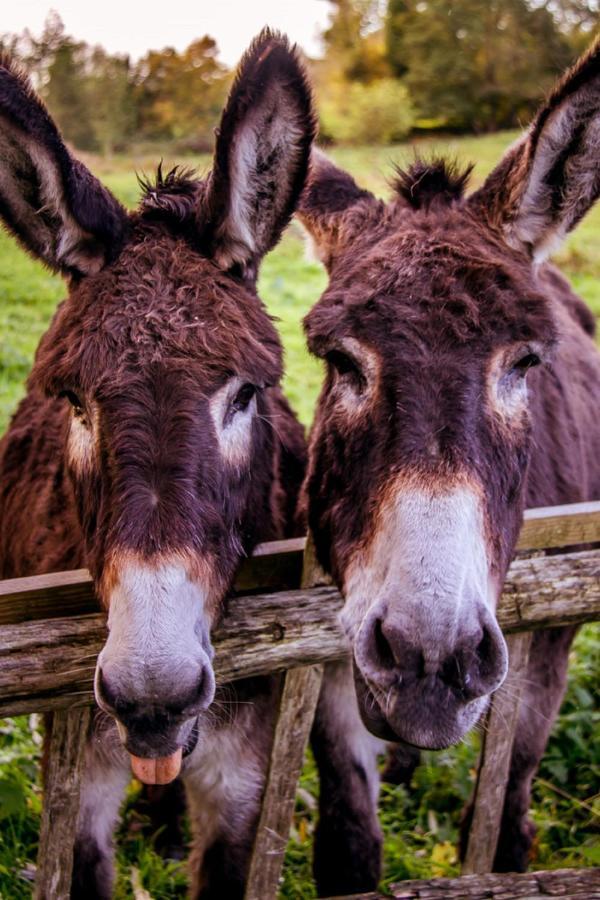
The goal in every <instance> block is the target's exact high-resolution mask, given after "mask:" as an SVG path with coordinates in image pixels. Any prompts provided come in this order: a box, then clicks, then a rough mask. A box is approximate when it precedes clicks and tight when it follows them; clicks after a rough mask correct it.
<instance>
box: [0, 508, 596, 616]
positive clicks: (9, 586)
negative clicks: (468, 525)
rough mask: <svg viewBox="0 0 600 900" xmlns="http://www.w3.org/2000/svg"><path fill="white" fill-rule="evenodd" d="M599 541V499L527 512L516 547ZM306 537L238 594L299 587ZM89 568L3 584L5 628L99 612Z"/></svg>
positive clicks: (267, 547) (278, 544)
mask: <svg viewBox="0 0 600 900" xmlns="http://www.w3.org/2000/svg"><path fill="white" fill-rule="evenodd" d="M594 542H600V501H597V502H590V503H574V504H570V505H567V506H550V507H542V508H540V509H532V510H527V511H526V513H525V520H524V523H523V528H522V531H521V535H520V538H519V542H518V545H517V548H518V549H519V550H522V551H523V550H539V549H542V548H556V547H563V546H575V545H577V544H587V543H594ZM304 546H305V538H303V537H301V538H291V539H289V540H285V541H272V542H271V543H267V544H259V545H258V546H257V547H256V549H255V551H254V553H253V555H252V556H251V557H250V558H249V559H247V560H245V561H244V562H243V564H242V566H241V568H240V571H239V573H238V576H237V578H236V581H235V584H234V592H235V593H236V594H239V593H244V594H247V593H250V592H252V591H255V590H266V589H276V588H283V589H292V588H294V587H296V586H298V585H299V584H300V573H301V570H302V552H303V550H304ZM97 610H98V601H97V600H96V598H95V597H94V593H93V586H92V580H91V578H90V574H89V572H88V571H87V569H77V570H75V571H72V572H57V573H52V574H50V575H37V576H33V577H29V578H14V579H9V580H5V581H0V625H4V624H16V623H18V622H25V621H29V620H32V619H49V618H62V617H64V616H67V615H70V614H81V615H84V614H85V613H89V612H95V611H97Z"/></svg>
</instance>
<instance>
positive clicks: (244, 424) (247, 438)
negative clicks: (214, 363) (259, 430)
mask: <svg viewBox="0 0 600 900" xmlns="http://www.w3.org/2000/svg"><path fill="white" fill-rule="evenodd" d="M243 384H244V381H243V379H242V378H238V377H237V376H236V377H234V378H232V379H230V380H229V381H228V382H227V383H226V384H224V385H223V386H222V387H221V388H219V390H218V391H216V392H215V393H214V394H213V395H212V397H211V398H210V401H209V410H210V415H211V418H212V421H213V426H214V429H215V434H216V436H217V442H218V445H219V452H220V454H221V457H222V458H223V460H224V461H225V462H226V463H227V464H228V465H230V466H235V467H236V468H240V467H241V466H244V465H246V464H247V462H248V460H249V457H250V448H251V446H252V423H253V421H254V416H255V415H256V397H255V396H254V397H252V400H251V401H250V403H249V404H248V406H247V408H246V409H243V410H239V411H238V412H235V413H234V415H232V416H231V417H230V418H229V417H228V411H229V409H230V405H231V403H232V402H233V399H234V398H235V395H236V394H237V392H238V391H239V389H240V388H241V387H242V385H243Z"/></svg>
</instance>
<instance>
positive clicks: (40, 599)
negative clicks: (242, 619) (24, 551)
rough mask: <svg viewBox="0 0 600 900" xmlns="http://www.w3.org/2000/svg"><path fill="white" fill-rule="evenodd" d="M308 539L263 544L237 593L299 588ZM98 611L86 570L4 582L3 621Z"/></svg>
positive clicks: (0, 589)
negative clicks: (303, 556)
mask: <svg viewBox="0 0 600 900" xmlns="http://www.w3.org/2000/svg"><path fill="white" fill-rule="evenodd" d="M305 543H306V539H305V538H303V537H301V538H291V539H290V540H286V541H271V542H270V543H268V544H259V545H258V546H257V547H256V549H255V551H254V553H253V555H252V556H251V557H250V558H249V559H246V560H244V562H243V563H242V566H241V568H240V571H239V572H238V574H237V576H236V579H235V582H234V585H233V593H234V594H240V593H244V594H248V593H250V592H251V591H255V590H258V589H260V590H261V591H266V590H269V589H275V588H277V589H283V590H285V589H288V590H291V589H293V588H297V587H299V586H300V578H301V574H302V555H303V551H304V546H305ZM99 611H100V604H99V602H98V600H97V598H96V596H95V594H94V585H93V581H92V578H91V575H90V573H89V572H88V570H87V569H74V570H73V571H71V572H52V573H50V574H49V575H34V576H30V577H27V578H11V579H7V580H5V581H0V625H8V624H17V623H19V622H28V621H31V620H34V619H52V618H63V617H65V616H68V615H71V614H73V615H85V614H86V613H92V612H99Z"/></svg>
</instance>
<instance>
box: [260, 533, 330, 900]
mask: <svg viewBox="0 0 600 900" xmlns="http://www.w3.org/2000/svg"><path fill="white" fill-rule="evenodd" d="M324 577H325V576H324V573H323V571H322V570H321V568H320V567H319V565H318V563H317V560H316V555H315V550H314V545H313V542H312V540H310V538H309V539H308V540H307V542H306V548H305V551H304V562H303V568H302V587H303V588H312V587H315V586H316V585H318V584H321V583H322V582H323V580H324ZM322 680H323V666H302V667H300V668H297V669H288V671H287V672H286V673H285V675H284V681H283V689H282V692H281V696H280V703H279V712H278V716H277V722H276V724H275V730H274V734H273V743H272V746H271V753H270V758H269V770H268V773H267V780H266V784H265V791H264V796H263V800H262V805H261V813H260V819H259V823H258V828H257V831H256V838H255V841H254V847H253V850H252V858H251V861H250V870H249V873H248V881H247V883H246V891H245V894H244V897H245V900H276V898H277V894H278V892H279V879H280V877H281V871H282V868H283V858H284V856H285V850H286V847H287V843H288V840H289V836H290V829H291V826H292V818H293V814H294V805H295V800H296V790H297V788H298V780H299V778H300V772H301V771H302V765H303V763H304V754H305V752H306V745H307V744H308V738H309V736H310V730H311V728H312V723H313V719H314V716H315V709H316V706H317V700H318V699H319V692H320V689H321V682H322Z"/></svg>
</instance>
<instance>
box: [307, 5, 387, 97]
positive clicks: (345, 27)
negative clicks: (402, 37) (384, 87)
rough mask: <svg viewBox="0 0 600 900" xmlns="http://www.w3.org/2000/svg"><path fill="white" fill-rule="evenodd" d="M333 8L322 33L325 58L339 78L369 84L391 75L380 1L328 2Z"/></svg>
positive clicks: (382, 6) (382, 8)
mask: <svg viewBox="0 0 600 900" xmlns="http://www.w3.org/2000/svg"><path fill="white" fill-rule="evenodd" d="M327 2H328V3H330V4H331V6H333V10H332V13H331V18H330V22H329V26H328V27H327V29H326V30H325V31H324V32H323V43H324V45H325V51H326V57H327V60H328V61H329V62H331V64H332V67H334V68H335V69H336V71H337V75H338V77H339V76H342V77H343V78H344V79H345V80H347V81H361V82H363V83H365V84H368V83H369V82H370V81H374V80H376V79H377V78H384V77H386V76H387V75H388V74H389V69H388V65H387V61H386V55H385V44H384V39H383V31H382V24H383V12H384V5H383V4H382V2H381V0H327Z"/></svg>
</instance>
